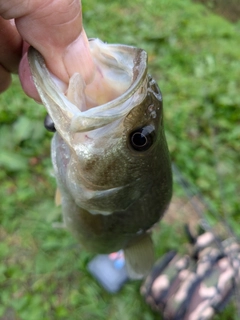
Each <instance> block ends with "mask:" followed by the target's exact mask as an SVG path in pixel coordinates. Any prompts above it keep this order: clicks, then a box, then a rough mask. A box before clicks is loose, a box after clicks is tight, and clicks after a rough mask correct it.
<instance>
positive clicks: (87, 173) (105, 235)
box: [28, 39, 172, 278]
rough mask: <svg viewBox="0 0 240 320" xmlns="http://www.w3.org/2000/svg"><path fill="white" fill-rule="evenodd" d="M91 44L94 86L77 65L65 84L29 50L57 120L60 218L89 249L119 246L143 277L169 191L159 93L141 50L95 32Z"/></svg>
mask: <svg viewBox="0 0 240 320" xmlns="http://www.w3.org/2000/svg"><path fill="white" fill-rule="evenodd" d="M89 45H90V50H91V55H92V57H93V59H94V61H95V65H96V67H97V68H98V70H99V69H100V71H101V74H102V82H101V84H99V86H98V87H96V90H93V88H90V87H88V86H87V85H86V84H85V82H84V80H83V78H82V77H81V75H80V74H78V73H76V74H74V75H73V76H72V77H71V79H70V81H69V85H68V88H67V90H66V91H65V92H64V91H63V89H62V88H61V87H60V86H59V85H58V82H56V81H55V78H54V76H53V75H52V74H51V73H50V72H49V71H48V69H47V68H46V65H45V63H44V59H43V57H42V56H41V55H40V53H39V52H37V51H36V50H35V49H34V48H30V50H29V56H28V58H29V63H30V68H31V72H32V75H33V79H34V82H35V85H36V87H37V90H38V92H39V94H40V97H41V99H42V102H43V104H44V105H45V107H46V109H47V111H48V114H49V115H50V117H51V118H52V120H53V122H54V125H55V128H56V133H55V135H54V137H53V140H52V162H53V166H54V172H55V176H56V180H57V185H58V188H59V190H60V193H61V205H62V212H63V219H64V223H65V224H66V226H67V227H68V228H69V229H70V230H71V231H72V233H73V234H74V235H75V237H76V238H77V239H78V240H79V241H80V243H81V244H82V245H83V246H84V247H85V248H86V249H87V250H90V251H93V252H96V253H110V252H113V251H117V250H120V249H124V253H125V258H126V266H127V269H128V272H129V276H130V277H131V278H140V277H142V276H143V275H145V274H146V273H147V272H148V271H149V269H150V268H151V266H152V264H153V260H154V258H153V256H154V255H153V244H152V240H151V234H150V231H149V230H150V229H151V228H152V227H153V225H154V224H156V223H157V222H158V221H159V219H160V218H161V217H162V215H163V213H164V211H165V210H166V208H167V207H168V204H169V202H170V199H171V194H172V174H171V163H170V158H169V152H168V147H167V143H166V138H165V134H164V127H163V108H162V95H161V92H160V90H159V88H158V85H157V83H156V81H155V80H153V79H152V78H151V76H149V75H147V54H146V52H145V51H144V50H142V49H138V48H135V47H130V46H124V45H113V44H105V43H103V42H102V41H100V40H99V39H92V40H91V41H89ZM99 87H101V89H99Z"/></svg>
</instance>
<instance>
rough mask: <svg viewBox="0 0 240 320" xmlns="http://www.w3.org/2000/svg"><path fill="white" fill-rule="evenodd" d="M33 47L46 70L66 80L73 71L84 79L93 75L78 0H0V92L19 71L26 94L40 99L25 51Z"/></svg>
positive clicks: (89, 78) (91, 77) (92, 66)
mask: <svg viewBox="0 0 240 320" xmlns="http://www.w3.org/2000/svg"><path fill="white" fill-rule="evenodd" d="M29 45H31V46H33V47H35V48H36V49H37V50H38V51H39V52H40V53H41V54H42V55H43V57H44V59H45V61H46V65H47V67H48V69H49V70H50V71H51V72H52V73H53V74H54V75H56V76H57V77H58V78H59V79H60V80H61V81H63V82H65V83H68V80H69V78H70V77H71V76H72V75H73V73H75V72H79V73H80V74H81V75H82V77H83V78H84V80H85V82H86V83H87V84H88V83H91V82H92V81H93V79H94V78H96V69H95V67H94V64H93V61H92V58H91V55H90V50H89V46H88V39H87V36H86V33H85V31H84V29H83V26H82V12H81V3H80V1H79V0H8V1H6V0H0V93H1V92H3V91H5V90H6V89H7V88H8V87H9V86H10V84H11V73H18V74H19V77H20V81H21V83H22V87H23V89H24V91H25V93H26V94H27V95H29V96H30V97H32V98H34V99H36V100H39V96H38V93H37V91H36V89H35V87H34V84H33V81H32V78H31V74H30V70H29V65H28V61H27V50H28V47H29Z"/></svg>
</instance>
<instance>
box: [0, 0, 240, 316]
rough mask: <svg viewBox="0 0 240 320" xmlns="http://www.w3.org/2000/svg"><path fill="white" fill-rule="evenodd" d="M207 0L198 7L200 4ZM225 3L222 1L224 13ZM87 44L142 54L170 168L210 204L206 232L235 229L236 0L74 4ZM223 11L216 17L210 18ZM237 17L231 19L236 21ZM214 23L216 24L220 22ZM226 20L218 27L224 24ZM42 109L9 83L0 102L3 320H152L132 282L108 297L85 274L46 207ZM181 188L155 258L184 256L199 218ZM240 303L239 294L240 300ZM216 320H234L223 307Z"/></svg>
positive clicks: (238, 161) (159, 233)
mask: <svg viewBox="0 0 240 320" xmlns="http://www.w3.org/2000/svg"><path fill="white" fill-rule="evenodd" d="M200 2H202V3H205V6H204V5H203V4H202V3H200ZM226 3H227V5H226ZM82 4H83V20H84V26H85V29H86V32H87V35H88V37H89V38H92V37H98V38H100V39H101V40H103V41H106V42H109V43H124V44H128V45H134V46H138V47H141V48H143V49H144V50H146V51H147V52H148V59H149V73H151V74H152V76H153V77H154V78H155V79H156V80H157V81H158V83H159V86H160V89H161V91H162V93H163V99H164V112H165V130H166V135H167V140H168V144H169V149H170V153H171V158H172V161H173V162H174V163H175V164H176V165H177V166H178V168H179V170H180V171H181V173H182V174H184V176H185V177H186V179H187V180H188V181H189V182H190V183H192V184H193V185H194V186H196V187H197V189H198V190H199V191H200V192H201V194H202V195H203V196H204V197H205V198H206V199H207V201H208V203H209V204H210V206H211V208H212V209H211V210H210V211H211V212H213V211H214V212H215V213H216V214H214V215H212V213H211V212H210V211H209V210H207V209H206V210H205V212H204V214H205V218H206V219H208V221H209V223H210V224H216V223H217V225H219V221H220V220H222V221H223V222H221V228H222V229H225V228H226V225H228V226H230V227H231V228H232V229H233V233H234V234H235V235H236V236H237V233H239V231H238V229H239V222H240V221H239V220H240V218H239V214H240V204H239V194H240V173H239V172H240V167H239V166H240V146H239V137H240V110H239V106H240V95H239V90H240V61H239V48H240V47H239V33H240V21H239V20H238V18H239V12H240V5H239V3H238V1H221V0H219V1H217V0H215V1H203V0H202V1H199V2H196V1H190V0H185V1H179V0H168V1H166V0H145V1H143V0H135V1H128V0H121V1H120V0H106V1H96V0H88V1H86V0H83V1H82ZM219 13H221V15H219ZM236 14H237V15H236ZM222 15H223V16H222ZM226 18H227V19H226ZM45 114H46V112H45V109H44V108H43V107H42V106H40V105H37V104H36V103H35V102H34V101H32V100H31V99H29V98H28V97H26V96H25V95H24V94H23V92H22V90H21V86H20V84H19V81H18V78H17V77H14V78H13V84H12V86H11V88H10V89H9V90H8V91H7V92H5V93H4V94H2V95H0V319H1V320H28V319H30V320H43V319H44V320H45V319H46V320H48V319H50V320H52V319H54V320H63V319H71V320H75V319H76V320H77V319H81V320H92V319H98V320H106V319H107V320H120V319H121V320H122V319H124V320H130V319H131V320H135V319H140V320H155V319H161V317H160V315H159V314H157V313H155V312H153V311H151V310H150V308H149V307H148V306H147V305H146V304H145V303H144V301H143V299H142V297H141V296H140V293H139V288H140V285H141V281H136V282H130V283H127V284H126V285H125V286H124V288H123V289H122V290H121V291H120V293H118V294H115V295H110V294H109V293H107V292H105V291H104V289H102V288H101V287H100V286H99V285H98V284H97V282H96V281H95V280H94V279H93V278H92V277H91V275H90V274H89V272H88V271H87V269H86V266H87V264H88V262H89V261H90V260H91V259H92V258H93V255H91V254H89V253H88V252H86V251H84V250H82V249H81V247H80V245H79V244H78V243H76V241H75V239H74V238H73V237H72V236H71V234H70V233H69V232H68V231H66V230H63V229H54V228H52V223H53V222H56V221H59V222H60V221H61V209H60V208H59V207H58V208H56V207H55V205H54V194H55V188H56V184H55V180H54V178H53V177H52V166H51V160H50V142H51V137H52V134H50V133H48V132H46V130H45V129H44V127H43V120H44V117H45ZM187 204H188V200H187V198H186V194H185V192H184V191H183V189H182V187H181V186H179V185H178V184H177V183H175V184H174V196H173V201H172V205H171V206H170V209H169V211H168V212H167V214H166V217H165V218H164V219H163V221H162V222H160V223H159V226H158V227H157V228H156V229H155V231H154V242H155V247H156V256H157V257H160V256H161V255H163V254H164V253H165V252H167V251H168V250H170V249H177V250H178V251H180V252H186V245H185V243H186V241H187V240H186V236H185V235H184V232H183V225H184V223H186V222H194V223H196V221H197V220H198V216H197V215H196V213H195V212H194V208H192V207H191V208H189V207H188V205H187ZM239 303H240V297H239ZM215 319H222V320H223V319H228V320H231V319H239V318H238V316H237V315H236V312H235V309H234V307H233V306H232V305H231V306H230V307H229V308H228V309H227V310H225V312H224V313H222V314H221V315H219V316H216V318H215Z"/></svg>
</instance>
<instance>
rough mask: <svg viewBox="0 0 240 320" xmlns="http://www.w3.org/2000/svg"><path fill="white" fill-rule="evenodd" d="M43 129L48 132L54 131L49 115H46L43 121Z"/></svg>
mask: <svg viewBox="0 0 240 320" xmlns="http://www.w3.org/2000/svg"><path fill="white" fill-rule="evenodd" d="M44 127H45V128H46V129H47V130H48V131H50V132H55V131H56V129H55V125H54V122H53V120H52V118H51V117H50V116H49V114H47V115H46V117H45V119H44Z"/></svg>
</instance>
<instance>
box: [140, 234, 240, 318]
mask: <svg viewBox="0 0 240 320" xmlns="http://www.w3.org/2000/svg"><path fill="white" fill-rule="evenodd" d="M239 272H240V246H239V245H238V244H237V243H236V242H235V241H234V239H227V240H225V241H222V242H221V241H219V240H218V239H216V238H215V236H214V234H213V233H211V232H206V233H204V234H202V235H200V236H199V237H197V239H196V240H195V244H194V246H193V253H192V254H191V256H189V255H185V256H180V255H178V254H177V253H176V252H173V251H172V252H169V253H167V254H166V255H164V256H163V258H161V259H160V260H159V261H158V262H157V263H156V264H155V266H154V268H153V270H152V272H151V273H150V274H149V275H148V277H147V279H146V280H145V282H144V284H143V285H142V288H141V293H142V295H143V296H144V297H145V300H146V302H147V303H148V304H149V305H150V306H151V307H152V308H153V309H155V310H157V311H158V312H160V313H161V314H162V317H163V319H164V320H209V319H212V317H213V316H214V314H215V313H216V312H220V311H221V310H222V309H223V308H224V307H225V305H226V303H227V302H228V301H229V299H230V298H231V296H232V295H233V291H234V288H235V285H236V282H239V279H240V274H239Z"/></svg>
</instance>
